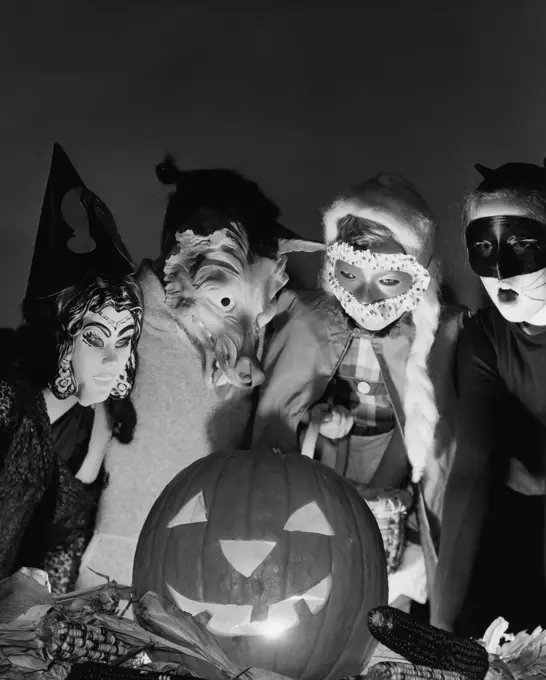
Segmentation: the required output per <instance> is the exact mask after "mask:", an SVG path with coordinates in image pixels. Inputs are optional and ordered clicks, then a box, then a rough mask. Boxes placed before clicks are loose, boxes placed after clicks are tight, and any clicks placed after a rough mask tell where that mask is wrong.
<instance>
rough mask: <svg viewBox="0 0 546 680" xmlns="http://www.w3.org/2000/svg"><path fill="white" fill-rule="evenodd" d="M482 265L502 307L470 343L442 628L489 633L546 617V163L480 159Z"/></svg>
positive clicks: (439, 610)
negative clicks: (490, 164)
mask: <svg viewBox="0 0 546 680" xmlns="http://www.w3.org/2000/svg"><path fill="white" fill-rule="evenodd" d="M476 168H477V169H478V170H479V172H480V173H481V174H482V175H483V176H484V181H483V182H482V183H481V184H480V185H479V186H478V188H477V190H476V191H474V192H472V193H471V194H470V195H469V197H468V198H467V201H466V207H465V211H464V224H465V228H466V232H465V234H466V245H467V251H468V257H469V262H470V266H471V267H472V269H473V270H474V272H475V273H476V274H477V275H478V276H479V277H480V279H481V280H482V283H483V285H484V288H485V289H486V291H487V293H488V295H489V297H490V298H491V300H492V302H493V303H494V304H493V305H490V306H489V307H488V308H486V309H481V310H479V311H478V312H477V313H476V314H475V315H473V316H471V317H470V318H469V319H468V320H467V323H466V324H465V329H464V331H463V334H462V337H461V341H460V345H459V349H458V386H459V408H458V418H459V422H458V431H457V437H456V439H457V454H456V457H455V461H454V464H453V468H452V472H451V475H450V478H449V482H448V487H447V491H446V500H445V506H444V515H443V533H442V542H441V549H440V558H439V566H438V571H437V577H436V583H435V589H434V597H433V600H432V623H433V624H435V625H437V626H440V627H442V628H446V629H448V630H456V631H457V632H459V633H461V634H466V635H482V634H483V633H484V631H485V629H486V627H487V626H488V625H489V624H490V623H491V621H493V619H495V618H496V617H497V616H503V617H504V618H506V619H507V620H508V621H509V622H510V624H511V630H512V631H514V632H517V631H518V630H521V629H523V628H527V629H529V630H531V629H532V628H533V627H534V626H536V625H542V626H544V625H545V624H546V577H545V562H544V556H543V550H544V519H543V515H544V507H545V505H544V500H545V498H544V497H545V495H546V474H545V471H546V466H545V464H544V458H545V456H544V453H545V452H546V170H545V168H544V167H539V166H535V165H530V164H525V163H508V164H506V165H503V166H501V167H500V168H498V169H496V170H489V169H487V168H485V167H483V166H480V165H477V166H476Z"/></svg>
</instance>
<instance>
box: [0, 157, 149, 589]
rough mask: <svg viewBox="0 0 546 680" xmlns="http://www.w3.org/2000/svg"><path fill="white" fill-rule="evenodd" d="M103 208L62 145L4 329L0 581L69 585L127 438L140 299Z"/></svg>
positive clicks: (0, 386) (131, 418) (132, 415)
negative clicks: (37, 571)
mask: <svg viewBox="0 0 546 680" xmlns="http://www.w3.org/2000/svg"><path fill="white" fill-rule="evenodd" d="M132 274H133V265H132V263H131V260H130V258H129V256H128V254H127V251H126V249H125V247H124V245H123V243H122V242H121V239H120V236H119V234H118V232H117V229H116V225H115V223H114V220H113V218H112V216H111V214H110V212H109V211H108V208H107V207H106V206H105V204H104V203H103V202H102V201H101V200H100V199H99V198H98V197H97V196H96V195H95V194H93V193H92V192H91V191H89V189H87V188H86V187H85V185H84V183H83V182H82V180H81V179H80V177H79V176H78V174H77V173H76V171H75V169H74V167H73V166H72V164H71V163H70V160H69V159H68V157H67V156H66V154H65V152H64V151H63V149H62V148H61V147H60V146H59V145H58V144H56V145H55V147H54V151H53V159H52V165H51V171H50V175H49V181H48V184H47V188H46V194H45V199H44V204H43V208H42V213H41V217H40V224H39V228H38V234H37V238H36V244H35V250H34V257H33V260H32V266H31V273H30V278H29V283H28V288H27V292H26V297H25V300H24V303H23V319H24V323H23V325H22V326H21V327H20V328H18V329H17V330H16V331H13V330H11V331H10V330H4V331H3V332H2V349H3V352H2V356H3V362H2V365H1V366H0V535H1V536H2V540H1V541H0V578H3V577H5V576H8V575H9V574H10V573H12V572H13V571H15V570H16V569H17V568H19V567H21V566H27V567H38V568H41V569H43V570H44V571H46V572H47V573H48V575H49V580H50V583H51V586H52V590H53V592H55V593H62V592H67V591H69V590H71V589H73V587H74V584H75V579H76V577H77V574H78V570H79V564H80V559H81V555H82V554H83V551H84V549H85V547H86V545H87V543H88V541H89V540H90V538H91V535H92V532H93V524H94V517H95V512H96V505H97V501H98V497H99V495H100V493H101V490H102V488H103V486H104V482H105V475H104V469H103V458H104V454H105V450H106V445H107V443H108V441H109V439H110V438H111V437H112V436H113V437H115V438H117V439H118V440H119V441H121V442H129V441H131V439H132V436H133V430H134V428H135V424H136V419H135V413H134V409H133V408H132V406H131V404H130V401H129V394H130V392H131V388H132V385H133V381H134V377H135V371H136V346H137V343H138V339H139V335H140V328H141V318H142V300H141V293H140V289H139V286H138V283H137V282H136V280H135V279H134V278H133V276H132Z"/></svg>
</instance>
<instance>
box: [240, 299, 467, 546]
mask: <svg viewBox="0 0 546 680" xmlns="http://www.w3.org/2000/svg"><path fill="white" fill-rule="evenodd" d="M279 305H282V307H280V308H279V310H278V314H277V316H276V317H275V319H274V320H273V322H272V329H271V335H270V339H269V344H268V347H267V351H266V352H265V355H264V370H265V375H266V379H265V382H264V384H263V385H262V386H261V387H260V397H259V400H258V405H257V411H256V417H255V422H254V429H253V444H254V446H259V445H266V446H276V447H279V448H281V450H286V451H294V450H298V448H299V445H300V442H299V440H298V427H299V425H300V422H301V420H302V417H303V416H304V414H305V413H306V412H307V411H308V410H309V409H310V407H312V406H313V404H315V403H316V402H319V401H321V400H322V397H323V395H324V393H325V392H326V388H327V386H328V384H329V382H330V380H331V379H332V378H333V376H334V375H335V373H336V371H337V369H338V367H339V365H340V363H341V361H342V359H343V357H344V356H345V353H346V352H347V350H348V348H349V345H350V343H351V340H352V338H353V335H354V333H355V327H354V324H353V323H352V321H351V320H350V319H349V318H348V317H347V316H346V315H345V314H344V313H343V311H342V310H341V308H340V306H339V304H338V303H337V300H335V299H333V298H331V297H328V296H326V295H324V294H323V293H319V292H318V291H309V292H306V293H298V294H295V293H293V294H291V295H289V294H287V293H285V294H284V295H283V296H281V299H280V301H279ZM463 314H464V312H463V310H462V308H459V307H455V306H445V307H444V308H443V309H442V312H441V317H440V323H439V325H438V330H437V333H436V339H435V341H434V344H433V346H432V349H431V352H430V356H429V372H430V376H431V380H432V383H433V387H434V390H435V397H436V405H437V408H438V412H439V415H440V419H439V422H438V426H437V428H436V437H435V446H434V451H433V453H432V455H430V456H429V457H428V460H427V465H426V470H425V475H424V478H423V480H422V489H423V496H424V500H425V504H426V510H427V514H428V519H429V523H430V527H431V533H432V538H433V541H434V544H435V546H436V548H437V546H438V541H439V532H440V517H441V514H442V505H443V498H444V491H445V485H446V480H447V475H448V472H449V469H450V466H451V462H452V458H453V453H454V440H453V432H454V418H455V413H456V405H455V399H456V396H455V387H454V371H453V368H454V366H453V362H454V350H455V347H456V342H457V339H458V335H459V331H460V328H461V324H462V319H463ZM407 324H409V325H410V326H411V325H412V322H411V317H410V316H409V315H408V316H406V317H403V318H402V319H401V320H400V321H399V323H398V324H395V325H394V326H393V327H392V328H391V329H390V331H389V332H388V333H387V334H385V335H380V334H373V333H370V340H371V343H372V346H373V348H374V351H375V353H376V356H378V359H379V358H381V359H382V360H383V361H381V362H380V363H381V364H382V365H383V366H386V367H387V370H388V371H389V377H390V380H389V381H387V380H386V381H385V382H386V383H387V387H388V386H389V383H390V384H391V385H393V386H394V389H395V390H396V392H397V394H395V395H393V394H391V393H390V392H389V397H390V398H391V401H392V402H394V401H395V399H398V400H399V401H401V400H402V399H403V395H404V392H405V390H406V389H408V386H407V385H406V370H405V368H406V361H407V358H408V355H409V350H410V347H411V340H412V337H413V333H412V331H413V329H412V328H411V327H410V328H409V329H408V328H403V325H407ZM408 331H409V332H408ZM394 439H395V438H394V437H393V440H394ZM319 445H320V446H321V447H325V446H330V447H331V446H336V442H332V441H331V440H326V439H324V438H322V441H320V443H319Z"/></svg>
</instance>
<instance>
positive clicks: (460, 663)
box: [368, 606, 489, 680]
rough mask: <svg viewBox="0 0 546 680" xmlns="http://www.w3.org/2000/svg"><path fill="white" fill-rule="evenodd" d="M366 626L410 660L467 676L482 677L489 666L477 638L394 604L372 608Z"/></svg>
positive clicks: (375, 635) (479, 678)
mask: <svg viewBox="0 0 546 680" xmlns="http://www.w3.org/2000/svg"><path fill="white" fill-rule="evenodd" d="M368 626H369V629H370V632H371V633H372V635H373V636H374V637H375V638H376V640H379V642H381V643H382V644H383V645H385V647H388V648H389V649H390V650H392V651H393V652H396V653H397V654H400V656H403V657H404V658H405V659H407V660H408V661H410V662H411V663H413V664H417V665H420V666H429V667H430V668H437V669H440V670H444V671H453V672H454V673H460V674H461V675H463V676H465V678H468V680H484V678H485V676H486V674H487V671H488V669H489V658H488V654H487V651H486V649H485V647H483V646H482V645H481V644H480V643H479V642H478V641H477V640H472V639H463V638H458V637H456V636H455V635H452V634H451V633H447V632H445V631H443V630H440V629H439V628H435V627H434V626H429V625H427V624H423V623H420V622H419V621H416V620H414V619H413V618H412V617H411V616H409V615H408V614H406V613H404V612H402V611H400V610H399V609H394V607H387V606H383V607H376V608H375V609H372V610H371V611H370V613H369V616H368Z"/></svg>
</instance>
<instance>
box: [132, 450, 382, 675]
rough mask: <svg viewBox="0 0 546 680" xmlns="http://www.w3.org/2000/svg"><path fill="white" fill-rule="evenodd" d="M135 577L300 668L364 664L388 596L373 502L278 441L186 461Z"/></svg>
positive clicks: (287, 666) (237, 646)
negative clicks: (371, 623)
mask: <svg viewBox="0 0 546 680" xmlns="http://www.w3.org/2000/svg"><path fill="white" fill-rule="evenodd" d="M133 585H134V588H135V590H136V595H137V596H138V597H141V596H142V595H144V594H145V593H146V592H147V591H154V592H157V593H160V594H163V595H164V596H166V597H167V598H168V599H169V600H170V601H172V602H175V603H176V605H177V606H178V607H179V608H180V609H181V610H183V611H185V612H188V613H189V614H192V615H193V616H194V617H195V618H196V619H197V620H198V621H199V622H200V623H202V624H203V625H205V627H206V628H207V629H208V630H209V631H210V633H212V634H213V635H214V636H215V638H216V639H217V641H218V643H219V644H220V646H221V647H222V648H223V649H224V651H225V652H226V653H227V654H228V655H229V656H230V657H231V658H232V659H233V660H234V661H235V662H237V663H239V664H241V665H243V666H255V667H258V668H264V669H267V670H272V671H275V672H277V673H281V674H283V675H287V676H290V677H294V678H298V679H300V680H314V679H317V680H318V679H319V678H320V680H326V679H332V680H333V679H335V678H341V677H344V676H347V675H353V674H356V673H358V672H360V671H361V669H362V666H363V664H364V663H365V662H366V661H367V660H368V658H369V656H370V655H371V652H372V649H373V640H372V637H371V635H370V632H369V630H368V626H367V614H368V611H369V610H370V609H372V608H373V607H376V606H378V605H380V604H385V603H386V600H387V571H386V562H385V553H384V549H383V542H382V539H381V534H380V532H379V529H378V527H377V524H376V521H375V519H374V517H373V515H372V513H371V511H370V510H369V508H368V506H367V505H366V503H365V502H364V501H363V500H362V499H361V498H360V496H359V495H358V494H357V492H356V491H355V490H354V489H353V487H352V486H351V485H350V484H348V483H347V482H346V481H345V480H343V479H342V478H341V477H340V476H339V475H337V474H336V473H335V472H334V471H333V470H330V469H328V468H326V467H325V466H323V465H321V464H320V463H317V462H315V461H313V460H310V459H309V458H306V457H304V456H301V455H299V454H282V453H280V452H278V451H272V450H262V451H235V452H219V453H215V454H212V455H210V456H207V457H206V458H202V459H201V460H198V461H197V462H195V463H193V464H192V465H190V466H189V467H188V468H186V469H185V470H183V471H182V472H180V473H179V474H178V475H177V476H176V477H175V478H174V479H173V480H172V481H171V483H170V484H169V485H168V486H167V487H166V488H165V489H164V490H163V492H162V493H161V495H160V496H159V498H158V499H157V501H156V503H155V505H154V506H153V508H152V510H151V511H150V514H149V515H148V518H147V520H146V522H145V524H144V527H143V529H142V532H141V534H140V538H139V542H138V546H137V551H136V556H135V563H134V572H133Z"/></svg>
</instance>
